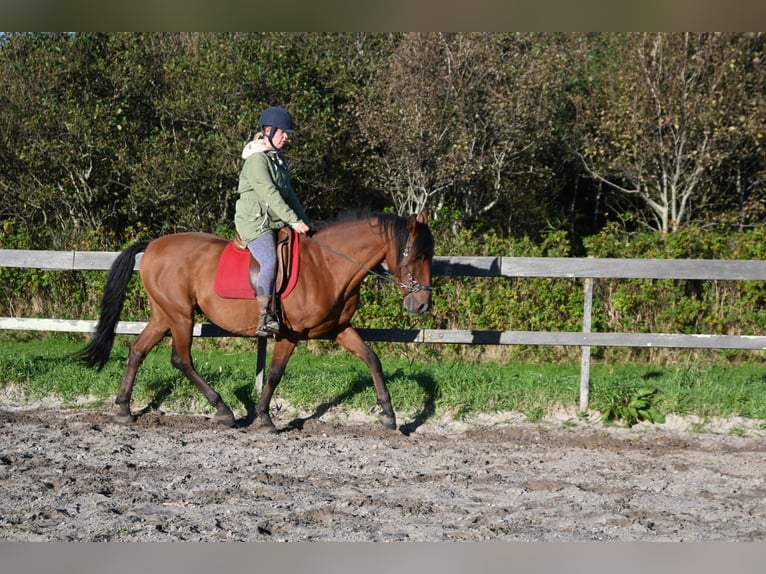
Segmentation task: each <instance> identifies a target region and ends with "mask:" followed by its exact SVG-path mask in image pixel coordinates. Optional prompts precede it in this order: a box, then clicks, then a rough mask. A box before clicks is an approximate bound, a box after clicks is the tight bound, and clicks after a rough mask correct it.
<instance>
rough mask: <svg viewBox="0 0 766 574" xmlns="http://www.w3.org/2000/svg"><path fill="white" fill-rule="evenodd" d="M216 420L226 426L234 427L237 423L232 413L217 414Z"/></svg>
mask: <svg viewBox="0 0 766 574" xmlns="http://www.w3.org/2000/svg"><path fill="white" fill-rule="evenodd" d="M215 422H217V423H218V424H220V425H223V426H225V427H233V426H235V424H236V423H235V421H234V415H233V414H232V413H228V414H222V415H215Z"/></svg>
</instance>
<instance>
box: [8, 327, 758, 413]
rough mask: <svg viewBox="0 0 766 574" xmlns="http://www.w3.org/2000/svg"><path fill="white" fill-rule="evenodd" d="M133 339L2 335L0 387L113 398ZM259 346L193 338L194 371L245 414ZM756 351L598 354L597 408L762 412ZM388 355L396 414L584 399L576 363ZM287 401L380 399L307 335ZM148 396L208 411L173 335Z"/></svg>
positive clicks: (359, 367) (339, 357)
mask: <svg viewBox="0 0 766 574" xmlns="http://www.w3.org/2000/svg"><path fill="white" fill-rule="evenodd" d="M131 340H132V338H129V337H118V338H117V339H116V341H115V348H114V350H113V352H112V359H111V360H110V361H109V362H108V363H107V365H106V367H105V368H104V369H103V370H102V371H100V372H99V371H93V370H89V369H86V368H84V367H82V366H80V365H78V364H76V363H73V362H71V361H69V360H67V358H66V357H67V356H68V355H69V354H71V353H72V352H74V351H76V350H78V349H79V348H81V347H82V345H83V344H84V338H83V337H82V336H81V335H51V336H47V335H40V334H36V333H19V334H11V333H4V334H0V390H4V391H6V392H7V393H11V392H12V393H13V396H14V397H15V398H17V399H18V398H19V397H21V399H22V400H25V401H39V400H42V399H46V398H53V399H56V400H58V401H61V402H63V403H64V404H65V405H70V406H77V405H81V404H82V403H83V402H84V403H86V404H87V405H103V406H106V405H109V404H111V402H112V401H113V400H114V397H115V395H116V393H117V388H118V386H119V381H120V378H121V376H122V370H123V367H124V363H125V359H126V357H127V353H128V348H129V347H128V346H129V343H130V341H131ZM255 348H256V346H255V341H252V340H248V339H236V340H227V341H218V342H215V341H195V347H194V349H193V355H194V361H195V366H196V367H197V370H198V371H199V372H200V374H201V375H202V376H203V377H204V378H205V379H206V380H207V381H208V382H209V383H210V384H211V385H212V386H213V387H214V388H215V389H216V390H217V391H218V392H219V393H220V394H221V395H222V396H223V398H224V400H225V401H226V402H227V404H229V405H230V406H231V407H232V409H233V410H234V411H235V412H237V413H238V414H243V413H244V412H245V409H246V407H247V406H248V405H251V404H252V402H253V401H255V400H257V391H256V390H255V385H254V378H255ZM444 354H445V355H447V354H448V353H444ZM752 359H753V360H752V361H750V362H747V363H744V362H742V363H740V364H736V365H731V364H728V363H726V362H725V361H724V360H723V359H722V360H721V361H723V362H722V363H716V362H714V361H711V362H710V363H709V364H706V363H704V362H702V361H699V360H688V361H687V362H686V363H682V364H675V365H668V366H655V365H646V364H638V363H619V364H599V363H596V364H593V365H592V366H591V381H590V406H591V409H593V410H596V411H603V410H604V409H606V408H607V406H608V405H610V404H614V401H618V402H619V401H622V400H625V401H629V399H630V397H632V396H633V395H635V393H636V392H637V390H638V389H640V388H653V389H657V391H658V392H657V393H656V394H655V395H653V399H652V400H653V401H654V404H653V406H654V407H655V408H656V409H658V410H659V411H661V412H662V413H664V414H670V413H676V414H680V415H684V416H689V415H693V416H694V417H696V418H698V419H700V420H709V419H711V418H716V417H722V418H730V417H735V416H737V417H744V418H749V419H756V420H766V365H764V362H763V358H762V357H760V356H758V355H756V354H755V353H754V354H753V355H752ZM381 361H382V363H383V369H384V374H385V376H386V380H387V382H388V385H389V390H390V392H391V397H392V400H393V403H394V408H395V409H396V410H397V412H398V413H400V418H401V416H402V415H404V417H420V418H427V417H428V416H430V415H432V414H436V415H437V416H442V415H448V416H451V417H454V418H458V419H459V418H462V417H467V416H471V415H476V414H480V413H499V412H518V413H522V414H523V415H525V416H526V418H527V419H528V420H530V421H533V422H534V421H538V420H540V419H542V418H543V417H544V416H545V415H546V414H548V413H550V412H552V411H553V410H555V409H558V408H561V407H563V408H567V409H576V407H577V405H578V404H579V387H580V366H579V364H567V363H560V364H554V363H550V362H546V363H536V362H525V363H508V364H506V363H503V362H501V361H487V360H483V361H474V360H468V359H453V360H450V359H445V358H443V357H442V358H440V359H439V360H435V359H423V360H422V361H420V360H418V361H412V360H410V359H408V358H407V357H405V356H403V355H402V353H401V352H399V353H396V354H395V356H384V355H383V353H381ZM283 402H284V403H287V404H289V405H290V406H291V407H293V408H295V409H300V410H309V411H310V410H313V409H316V408H317V407H319V406H320V405H335V406H336V408H345V409H359V410H362V411H369V410H371V409H372V408H373V407H374V406H375V402H376V401H375V392H374V388H373V385H372V380H371V377H370V375H369V372H368V371H367V368H366V367H365V366H364V364H363V363H362V362H361V361H359V360H358V359H356V358H355V357H352V356H351V355H350V354H349V353H347V352H346V351H344V350H342V349H339V348H337V347H334V346H329V345H321V344H320V345H305V344H304V345H299V347H298V349H297V350H296V352H295V354H294V355H293V357H292V358H291V360H290V363H289V364H288V367H287V369H286V372H285V375H284V377H283V379H282V382H281V384H280V386H279V387H278V388H277V393H276V395H275V403H276V404H280V403H283ZM145 405H155V406H159V405H161V406H162V407H163V408H164V409H167V410H170V411H174V412H186V413H190V412H199V413H210V412H212V409H211V408H210V407H209V405H208V404H207V402H206V401H205V399H204V397H202V395H201V393H199V392H198V391H197V390H196V389H195V388H194V387H193V386H192V385H191V383H189V382H188V381H187V380H186V379H185V378H184V377H183V376H182V375H181V374H180V373H179V372H178V371H177V370H175V369H174V368H173V367H172V366H171V364H170V349H169V344H168V342H167V341H165V342H164V343H163V344H161V345H159V346H158V347H157V349H155V350H154V351H153V352H152V353H151V354H150V355H149V356H148V357H147V359H146V361H145V362H144V364H143V365H142V366H141V368H140V369H139V371H138V377H137V380H136V385H135V390H134V395H133V408H134V410H136V409H139V408H143V407H144V406H145ZM762 426H763V425H762Z"/></svg>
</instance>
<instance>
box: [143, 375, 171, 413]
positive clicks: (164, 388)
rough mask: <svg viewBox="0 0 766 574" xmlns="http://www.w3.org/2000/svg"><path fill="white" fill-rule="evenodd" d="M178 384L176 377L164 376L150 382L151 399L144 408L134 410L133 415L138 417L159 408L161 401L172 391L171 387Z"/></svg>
mask: <svg viewBox="0 0 766 574" xmlns="http://www.w3.org/2000/svg"><path fill="white" fill-rule="evenodd" d="M177 384H178V380H177V379H173V378H164V379H161V380H155V381H154V382H152V383H150V386H149V390H150V391H153V395H152V399H151V400H150V401H149V402H148V403H147V404H146V406H145V407H144V408H142V409H141V410H140V411H138V412H136V413H135V415H134V416H136V417H140V416H143V415H145V414H148V413H150V412H153V411H156V410H159V408H160V406H162V403H164V402H165V400H167V398H168V397H169V396H170V395H171V394H172V393H173V388H174V387H175V386H176V385H177Z"/></svg>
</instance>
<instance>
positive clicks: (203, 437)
mask: <svg viewBox="0 0 766 574" xmlns="http://www.w3.org/2000/svg"><path fill="white" fill-rule="evenodd" d="M283 414H284V413H283ZM302 417H303V418H301V417H300V416H299V417H296V418H290V417H288V418H285V417H284V416H282V417H281V418H280V419H275V422H276V423H277V425H278V426H281V427H282V429H283V430H282V431H281V432H280V433H278V434H262V433H261V432H259V431H257V430H256V428H255V426H253V425H243V426H241V427H239V428H235V429H228V428H225V427H221V426H218V425H216V424H215V423H213V422H212V421H211V420H210V419H209V418H208V417H205V416H200V415H194V416H188V415H175V414H164V413H162V412H156V411H155V412H150V413H148V414H145V415H143V416H141V417H139V419H138V421H137V422H136V423H135V424H134V425H132V426H122V425H118V424H116V423H114V422H113V419H112V412H111V411H109V410H108V409H107V410H100V409H77V410H65V409H60V408H50V407H49V408H40V407H36V408H31V407H18V406H17V407H14V406H9V405H7V404H6V405H3V406H0V484H1V485H2V497H1V498H0V540H5V541H38V540H39V541H177V540H192V541H238V540H241V541H275V542H276V541H312V540H317V541H330V540H337V541H461V540H466V541H485V540H504V541H597V540H610V541H611V540H616V541H637V540H642V541H711V540H726V541H754V540H766V482H765V479H766V432H764V431H763V430H762V429H759V428H758V427H757V426H753V427H752V428H750V429H748V430H746V431H744V432H743V431H742V427H741V426H740V427H738V428H739V429H740V430H739V431H738V432H736V433H732V432H727V430H726V429H725V428H721V429H718V430H716V431H713V432H710V431H707V432H690V431H689V430H687V429H684V428H680V427H684V426H685V424H683V423H678V422H677V423H676V424H672V420H671V419H669V423H668V424H666V425H658V426H641V425H639V426H637V427H634V428H633V429H625V428H617V427H604V426H603V425H601V424H600V423H593V422H588V421H582V420H575V421H571V420H553V419H552V420H549V421H544V422H540V423H534V424H533V423H528V422H524V420H523V419H521V418H520V417H517V420H514V418H513V417H506V418H504V419H503V418H502V417H501V418H498V417H494V418H491V419H490V418H485V419H477V420H473V421H469V422H451V421H437V420H429V421H426V422H425V423H424V424H419V425H418V424H417V423H416V422H410V423H408V422H407V421H400V424H402V423H403V424H404V426H403V429H404V430H405V431H406V433H405V432H401V431H386V430H385V429H383V428H382V427H381V426H380V425H378V424H377V423H375V422H374V419H373V418H372V417H367V416H353V417H350V416H343V417H341V416H338V415H336V416H333V415H332V412H330V413H325V414H323V415H322V416H321V417H319V416H312V415H311V414H306V415H302ZM742 435H744V436H742Z"/></svg>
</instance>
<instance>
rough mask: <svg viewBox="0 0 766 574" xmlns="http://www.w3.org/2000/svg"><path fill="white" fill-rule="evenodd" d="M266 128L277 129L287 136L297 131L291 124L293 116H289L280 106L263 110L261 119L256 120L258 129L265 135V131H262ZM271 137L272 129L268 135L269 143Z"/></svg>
mask: <svg viewBox="0 0 766 574" xmlns="http://www.w3.org/2000/svg"><path fill="white" fill-rule="evenodd" d="M266 126H271V127H272V128H278V129H280V130H282V131H283V132H286V133H288V134H294V133H295V132H297V131H298V130H297V129H295V124H294V123H293V116H291V115H290V112H288V111H287V110H286V109H285V108H283V107H282V106H271V107H269V108H266V109H265V110H263V113H262V114H261V117H260V118H258V127H259V128H260V130H261V132H263V133H264V134H265V133H266V130H265V129H264V128H265V127H266ZM273 135H274V130H273V129H272V130H271V133H270V134H269V135H268V138H269V141H271V137H272V136H273Z"/></svg>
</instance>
